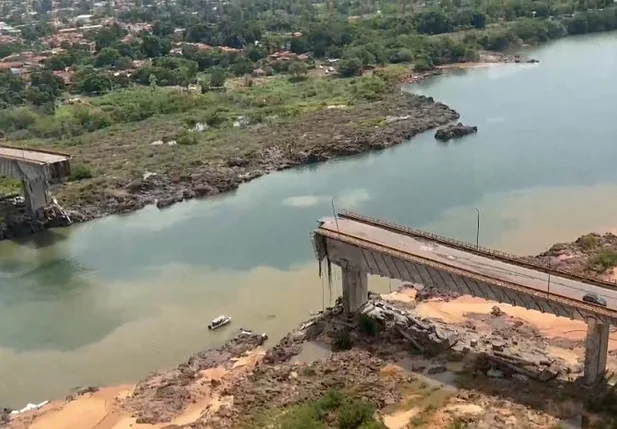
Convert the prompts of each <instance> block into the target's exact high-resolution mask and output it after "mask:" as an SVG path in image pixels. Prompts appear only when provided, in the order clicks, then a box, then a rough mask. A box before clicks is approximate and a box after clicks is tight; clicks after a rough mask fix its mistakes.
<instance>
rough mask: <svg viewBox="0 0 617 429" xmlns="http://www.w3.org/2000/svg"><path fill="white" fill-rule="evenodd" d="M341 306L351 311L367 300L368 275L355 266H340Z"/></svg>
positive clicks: (346, 310) (348, 311) (347, 311)
mask: <svg viewBox="0 0 617 429" xmlns="http://www.w3.org/2000/svg"><path fill="white" fill-rule="evenodd" d="M342 271H343V276H342V277H343V308H344V309H345V312H346V313H353V312H355V311H357V310H358V309H359V308H360V307H362V306H363V305H364V304H365V303H366V302H367V301H368V275H367V274H366V272H364V271H361V270H359V269H357V268H352V267H347V268H342Z"/></svg>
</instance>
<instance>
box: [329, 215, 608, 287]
mask: <svg viewBox="0 0 617 429" xmlns="http://www.w3.org/2000/svg"><path fill="white" fill-rule="evenodd" d="M338 216H340V217H342V218H347V219H351V220H357V221H360V222H364V223H369V224H372V225H375V226H384V227H387V228H390V229H393V230H395V231H399V232H405V233H408V234H411V235H415V236H417V237H421V238H426V239H429V240H431V241H435V242H437V243H441V244H445V245H447V246H451V247H455V248H459V249H461V250H465V251H467V252H470V253H475V254H478V255H481V256H488V257H494V258H496V259H499V260H501V261H503V262H510V263H513V264H516V265H519V266H522V267H525V268H531V269H534V270H539V271H543V272H545V273H547V274H554V275H556V276H562V277H566V278H570V279H572V280H578V281H583V282H587V283H593V284H596V285H598V286H603V287H606V288H608V289H613V290H615V289H617V281H607V280H600V279H595V278H592V277H587V276H583V275H580V274H576V273H574V272H572V271H566V270H562V269H559V268H551V267H549V266H548V265H542V264H539V263H536V262H532V261H529V260H527V259H524V258H522V257H520V256H517V255H514V254H511V253H507V252H503V251H501V250H495V249H491V248H489V247H484V246H476V245H474V244H471V243H468V242H465V241H461V240H457V239H455V238H450V237H444V236H442V235H438V234H435V233H432V232H429V231H423V230H421V229H417V228H410V227H407V226H404V225H401V224H397V223H396V222H390V221H387V220H382V219H378V218H374V217H371V216H365V215H362V214H359V213H355V212H352V211H349V210H343V211H342V212H339V213H338Z"/></svg>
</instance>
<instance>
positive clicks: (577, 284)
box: [320, 218, 617, 310]
mask: <svg viewBox="0 0 617 429" xmlns="http://www.w3.org/2000/svg"><path fill="white" fill-rule="evenodd" d="M321 222H323V223H322V225H321V226H320V229H327V230H330V231H332V232H341V233H343V234H349V235H352V236H355V237H356V238H358V239H363V240H368V241H371V242H373V243H375V244H378V245H383V246H388V247H392V248H394V249H396V250H399V251H401V252H406V253H409V254H411V255H416V256H419V257H422V258H426V259H429V260H432V261H434V262H437V263H440V264H444V265H450V266H452V267H456V268H461V269H465V270H468V271H472V272H474V273H477V274H480V275H486V276H490V277H492V278H494V279H497V280H503V281H508V282H511V283H516V284H519V285H521V286H524V287H528V288H530V289H535V290H538V291H542V292H547V291H549V290H548V277H549V276H548V274H545V273H543V272H539V271H535V270H533V269H530V268H524V267H520V266H518V265H515V264H510V263H507V262H502V261H499V260H495V259H492V258H487V257H485V256H479V255H476V254H473V253H468V252H465V251H464V250H459V249H455V248H452V247H448V246H444V245H442V244H438V243H435V242H432V241H430V240H425V239H420V238H415V237H410V236H408V235H402V234H398V233H396V232H392V231H388V230H386V229H383V228H379V227H376V226H372V225H367V224H365V223H362V222H357V221H354V220H351V219H342V218H339V219H338V225H337V223H336V222H335V221H334V219H333V218H325V219H322V220H321ZM550 278H551V281H550V293H551V294H554V295H560V296H562V297H565V298H570V299H574V300H578V301H581V300H582V298H583V295H585V294H586V293H589V292H592V293H596V294H598V295H599V296H602V297H604V299H606V302H607V308H609V309H611V310H617V290H611V289H607V288H603V287H601V286H597V285H592V284H587V283H584V282H582V281H577V280H571V279H568V278H564V277H560V276H556V275H551V276H550Z"/></svg>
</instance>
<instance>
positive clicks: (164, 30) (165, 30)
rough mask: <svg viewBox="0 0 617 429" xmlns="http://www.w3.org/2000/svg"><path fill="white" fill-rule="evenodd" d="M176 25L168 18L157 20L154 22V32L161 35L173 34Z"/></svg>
mask: <svg viewBox="0 0 617 429" xmlns="http://www.w3.org/2000/svg"><path fill="white" fill-rule="evenodd" d="M173 32H174V26H173V24H172V23H171V22H169V21H168V20H162V21H161V20H156V21H154V22H153V23H152V34H154V35H155V36H159V37H164V36H169V35H170V34H173Z"/></svg>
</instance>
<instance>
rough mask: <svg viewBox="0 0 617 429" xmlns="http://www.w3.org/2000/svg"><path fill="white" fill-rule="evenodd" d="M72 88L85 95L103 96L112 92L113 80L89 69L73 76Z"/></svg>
mask: <svg viewBox="0 0 617 429" xmlns="http://www.w3.org/2000/svg"><path fill="white" fill-rule="evenodd" d="M72 88H73V90H74V91H76V92H80V93H83V94H89V95H94V94H102V93H104V92H107V91H109V90H111V80H110V79H109V77H108V76H107V75H106V74H105V73H103V72H100V71H97V70H94V69H93V68H92V67H89V68H85V69H82V70H80V71H78V72H76V73H75V74H74V75H73V82H72Z"/></svg>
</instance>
